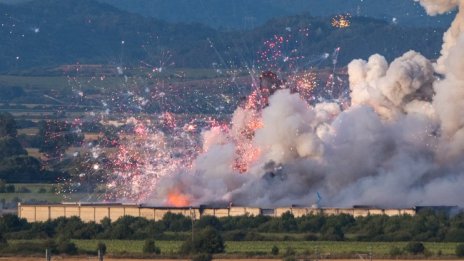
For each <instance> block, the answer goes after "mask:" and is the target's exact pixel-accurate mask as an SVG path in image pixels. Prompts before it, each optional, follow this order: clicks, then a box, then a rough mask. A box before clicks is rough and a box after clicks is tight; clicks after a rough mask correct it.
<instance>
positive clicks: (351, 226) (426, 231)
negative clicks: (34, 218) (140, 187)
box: [0, 210, 464, 242]
mask: <svg viewBox="0 0 464 261" xmlns="http://www.w3.org/2000/svg"><path fill="white" fill-rule="evenodd" d="M192 224H193V230H201V229H205V228H207V227H211V228H213V229H215V230H216V231H219V232H220V234H221V235H222V236H223V237H224V239H226V240H230V241H273V240H276V241H278V240H305V241H315V240H323V241H376V242H392V241H402V242H404V241H423V242H464V214H463V213H460V214H457V215H455V216H451V217H450V216H449V215H447V214H445V213H440V212H434V211H431V210H430V211H422V212H420V213H418V214H417V215H415V216H409V215H404V216H393V217H389V216H381V215H373V216H366V217H357V218H354V217H353V216H351V215H345V214H343V215H337V216H324V215H306V216H302V217H297V218H296V217H294V216H293V215H292V214H291V213H289V212H287V213H285V214H283V215H282V217H268V216H240V217H224V218H217V217H214V216H204V217H202V218H201V219H199V220H195V221H194V222H192V220H191V219H190V218H189V217H185V216H183V215H180V214H172V213H167V214H166V215H165V216H164V217H163V219H162V220H159V221H154V220H147V219H145V218H141V217H132V216H124V217H121V218H119V219H118V220H114V221H111V220H110V219H108V218H105V219H103V220H102V221H101V222H100V223H95V222H90V223H85V222H83V221H82V220H80V219H79V218H78V217H70V218H64V217H62V218H58V219H55V220H49V221H46V222H37V223H28V222H27V221H26V220H25V219H21V218H18V217H17V216H15V215H5V216H3V217H1V218H0V231H2V232H3V235H4V236H5V237H6V238H8V239H46V238H56V237H58V238H70V239H71V238H72V239H156V240H184V239H186V238H188V237H190V233H187V232H190V231H192ZM279 234H281V235H279Z"/></svg>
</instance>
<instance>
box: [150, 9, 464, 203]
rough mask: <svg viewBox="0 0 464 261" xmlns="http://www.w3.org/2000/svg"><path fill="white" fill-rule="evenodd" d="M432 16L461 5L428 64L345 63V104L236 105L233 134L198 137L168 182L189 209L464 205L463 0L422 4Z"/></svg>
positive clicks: (159, 193)
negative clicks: (199, 143)
mask: <svg viewBox="0 0 464 261" xmlns="http://www.w3.org/2000/svg"><path fill="white" fill-rule="evenodd" d="M420 3H421V4H422V5H423V6H424V7H425V8H426V10H427V12H428V13H429V14H431V15H436V14H442V13H445V12H448V11H450V10H452V9H454V8H460V11H459V12H458V14H457V17H456V19H455V21H454V22H453V24H452V25H451V28H450V29H449V30H448V32H447V33H446V34H445V36H444V44H443V50H442V52H441V54H442V56H441V57H440V58H439V59H438V61H437V63H436V64H432V62H430V61H429V60H427V59H426V58H425V57H423V56H422V55H421V54H419V53H417V52H414V51H410V52H407V53H406V54H404V55H403V56H401V57H399V58H397V59H396V60H394V61H393V62H391V63H390V64H389V63H388V62H387V61H386V59H385V58H384V57H382V56H381V55H378V54H376V55H373V56H371V57H370V58H369V59H368V61H364V60H355V61H353V62H351V63H350V64H349V66H348V73H349V82H350V90H351V106H350V107H349V108H346V109H344V110H342V109H341V107H340V106H339V105H338V104H336V103H320V104H317V105H314V106H312V105H309V104H308V103H307V102H306V101H304V100H303V99H301V98H300V96H299V94H292V93H291V92H290V90H288V89H285V90H279V91H277V92H276V93H275V94H274V95H273V96H271V97H270V99H269V105H268V106H267V107H266V108H264V109H263V110H262V111H257V110H254V109H250V108H248V109H247V108H238V109H237V111H236V112H235V114H234V116H233V120H232V126H231V128H230V129H229V128H228V127H226V126H219V127H215V128H213V129H211V130H209V131H207V132H205V133H204V134H203V138H204V143H203V144H204V146H203V153H202V154H201V155H200V156H199V157H198V158H197V159H196V160H195V162H194V163H193V166H192V169H191V170H189V171H186V172H185V173H177V174H175V175H170V176H165V177H164V178H163V179H161V180H160V181H159V185H158V189H157V190H156V191H155V192H154V195H153V197H152V198H153V201H152V202H151V203H156V204H170V203H172V202H169V200H167V199H168V198H169V197H168V195H170V194H171V193H177V194H181V195H182V196H183V197H187V198H188V199H189V203H190V204H194V205H195V204H202V203H208V202H215V201H223V202H233V203H235V204H243V205H258V206H263V207H264V206H269V207H270V206H279V205H290V204H303V205H311V204H313V203H315V202H316V193H319V194H320V195H322V198H323V199H322V204H324V205H330V206H340V207H341V206H351V205H353V204H371V205H379V206H384V207H411V206H413V205H423V204H446V205H453V204H456V205H460V204H461V205H462V198H464V190H463V189H462V188H461V186H462V184H464V161H462V160H463V159H464V114H463V112H464V13H462V12H463V10H464V1H459V0H421V1H420Z"/></svg>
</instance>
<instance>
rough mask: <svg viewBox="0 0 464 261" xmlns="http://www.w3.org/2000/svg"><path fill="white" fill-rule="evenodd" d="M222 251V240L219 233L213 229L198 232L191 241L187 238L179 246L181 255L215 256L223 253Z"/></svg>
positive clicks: (223, 247)
mask: <svg viewBox="0 0 464 261" xmlns="http://www.w3.org/2000/svg"><path fill="white" fill-rule="evenodd" d="M224 250H225V245H224V239H223V238H222V236H221V234H220V233H219V231H217V230H216V229H214V228H213V227H207V228H205V229H203V230H201V231H198V233H196V234H195V235H194V239H193V241H192V240H191V239H190V238H189V239H187V240H186V241H185V242H184V243H183V244H182V246H181V253H183V254H192V253H193V254H197V253H207V254H216V253H223V252H224Z"/></svg>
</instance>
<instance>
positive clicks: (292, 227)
mask: <svg viewBox="0 0 464 261" xmlns="http://www.w3.org/2000/svg"><path fill="white" fill-rule="evenodd" d="M280 220H281V222H282V223H281V224H282V228H281V229H282V231H285V232H291V231H296V229H297V224H296V221H295V217H294V216H293V214H292V213H290V212H285V213H284V214H282V217H280Z"/></svg>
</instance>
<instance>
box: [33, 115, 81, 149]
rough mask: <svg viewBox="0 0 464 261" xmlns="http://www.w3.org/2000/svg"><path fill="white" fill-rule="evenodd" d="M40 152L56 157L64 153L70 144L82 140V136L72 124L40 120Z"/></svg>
mask: <svg viewBox="0 0 464 261" xmlns="http://www.w3.org/2000/svg"><path fill="white" fill-rule="evenodd" d="M38 136H39V137H40V141H41V143H40V146H39V149H40V151H41V152H44V153H47V154H49V155H51V156H53V157H57V156H59V155H60V154H62V153H64V152H65V151H66V149H67V148H69V147H70V146H71V145H75V144H79V143H80V142H82V141H83V140H84V136H83V135H82V133H80V132H79V131H78V130H74V129H73V126H72V125H71V124H69V123H67V122H63V121H57V120H54V121H47V122H45V121H42V122H40V123H39V133H38Z"/></svg>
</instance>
